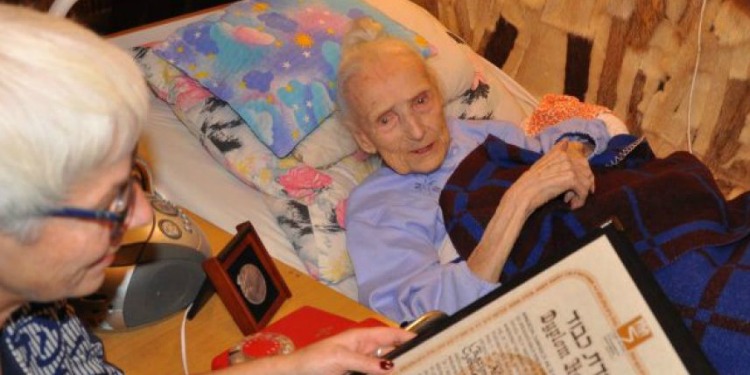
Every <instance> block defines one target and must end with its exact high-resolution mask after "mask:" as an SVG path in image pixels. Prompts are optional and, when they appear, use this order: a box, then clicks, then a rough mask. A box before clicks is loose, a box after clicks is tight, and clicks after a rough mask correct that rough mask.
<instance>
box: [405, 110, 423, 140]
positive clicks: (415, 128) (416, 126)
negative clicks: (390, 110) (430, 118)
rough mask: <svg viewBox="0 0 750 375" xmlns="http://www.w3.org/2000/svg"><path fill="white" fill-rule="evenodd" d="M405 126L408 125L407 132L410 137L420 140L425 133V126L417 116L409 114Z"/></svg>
mask: <svg viewBox="0 0 750 375" xmlns="http://www.w3.org/2000/svg"><path fill="white" fill-rule="evenodd" d="M404 120H405V121H404V126H405V127H406V129H405V130H406V134H407V136H408V137H409V139H412V140H417V141H418V140H420V139H422V138H423V137H424V135H425V133H426V132H425V127H424V125H423V124H422V122H421V121H420V120H419V118H418V117H417V116H414V115H411V114H410V115H407V116H406V117H405V119H404Z"/></svg>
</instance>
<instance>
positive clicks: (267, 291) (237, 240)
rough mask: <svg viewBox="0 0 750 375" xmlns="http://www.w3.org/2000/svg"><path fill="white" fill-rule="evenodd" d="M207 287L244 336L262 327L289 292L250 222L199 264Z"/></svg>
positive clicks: (288, 295)
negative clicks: (227, 242) (215, 294)
mask: <svg viewBox="0 0 750 375" xmlns="http://www.w3.org/2000/svg"><path fill="white" fill-rule="evenodd" d="M203 269H204V270H205V271H206V275H208V278H209V280H210V281H211V284H213V287H214V288H215V290H216V292H217V293H218V294H219V297H220V298H221V301H222V302H223V303H224V306H226V308H227V310H229V313H230V314H231V315H232V318H233V319H234V321H235V323H236V324H237V326H238V327H239V328H240V330H241V331H242V333H243V334H244V335H249V334H251V333H254V332H257V331H258V330H260V329H261V328H263V327H265V326H266V325H267V324H268V322H269V321H270V320H271V317H273V314H274V313H275V312H276V311H277V310H278V309H279V307H281V304H282V303H283V302H284V300H286V299H287V298H289V297H291V295H292V294H291V292H290V291H289V288H288V287H287V285H286V283H285V282H284V279H283V278H282V277H281V274H280V273H279V271H278V269H277V268H276V265H275V264H274V263H273V260H272V259H271V256H270V255H268V252H267V251H266V248H265V246H264V245H263V242H261V240H260V237H259V236H258V233H257V232H256V231H255V228H254V227H253V225H252V224H251V223H250V222H247V221H246V222H244V223H242V224H240V225H238V226H237V234H236V235H235V236H234V237H233V238H232V240H231V241H230V242H229V244H227V246H226V247H224V249H222V250H221V252H220V253H219V254H218V255H216V256H215V257H212V258H209V259H206V260H205V261H204V262H203Z"/></svg>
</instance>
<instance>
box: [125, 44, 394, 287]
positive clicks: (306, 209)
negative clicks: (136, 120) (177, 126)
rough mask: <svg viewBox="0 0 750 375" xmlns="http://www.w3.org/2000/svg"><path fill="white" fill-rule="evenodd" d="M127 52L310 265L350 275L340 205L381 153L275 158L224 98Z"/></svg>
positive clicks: (152, 59) (327, 273)
mask: <svg viewBox="0 0 750 375" xmlns="http://www.w3.org/2000/svg"><path fill="white" fill-rule="evenodd" d="M133 52H134V57H135V61H136V62H137V63H138V64H139V65H140V67H141V69H142V70H143V73H144V76H145V78H146V80H147V82H148V83H149V86H150V87H151V88H152V90H153V91H154V93H155V94H156V95H157V96H158V97H159V98H160V99H162V100H164V101H165V102H167V103H168V104H170V106H171V108H172V110H173V111H174V113H175V115H176V116H177V118H179V119H180V121H181V122H182V123H184V124H185V126H186V127H187V128H188V129H189V130H190V132H191V133H192V134H193V135H194V136H195V137H196V138H198V139H199V140H200V142H201V144H202V145H203V146H204V147H205V149H206V150H207V151H208V152H209V154H211V156H212V157H213V158H214V159H216V161H218V162H219V163H220V164H221V165H222V166H223V167H224V168H226V169H227V170H228V171H230V172H231V173H232V174H234V175H235V176H236V177H238V178H239V179H240V180H241V181H243V182H245V183H246V184H248V185H251V186H253V187H255V188H256V189H258V190H260V191H261V192H263V193H265V194H264V198H265V200H266V201H267V202H268V203H269V207H270V208H271V209H272V211H273V212H274V215H275V216H276V218H277V221H278V222H279V224H280V225H281V228H282V229H283V230H284V232H285V234H286V236H287V237H288V238H289V239H290V241H291V242H292V246H293V248H294V249H295V251H296V252H297V255H298V256H299V257H300V259H301V260H302V262H303V263H304V265H305V267H306V268H307V271H308V273H310V275H312V276H313V277H315V278H317V279H318V280H320V281H323V282H325V283H328V284H336V283H338V282H340V281H342V280H344V279H346V278H349V277H352V276H353V270H352V267H351V264H350V262H349V258H348V253H347V252H346V247H345V245H344V243H345V241H344V233H343V230H342V229H341V228H342V226H341V225H340V223H341V222H343V221H342V220H343V211H342V210H343V206H344V202H345V200H346V198H347V197H348V195H349V191H351V189H352V188H353V187H354V186H355V185H357V184H358V183H359V182H361V181H362V180H363V179H364V178H365V177H367V176H368V175H369V174H370V173H372V171H374V170H375V169H376V168H377V167H378V166H379V165H380V162H379V160H378V159H377V158H375V157H369V156H367V155H364V154H361V153H353V154H352V155H350V156H347V157H345V158H343V159H341V160H339V161H338V162H336V163H334V164H333V165H330V166H327V167H326V168H314V167H312V166H310V165H307V164H305V163H303V162H301V161H299V160H297V159H296V158H294V157H292V156H288V157H285V158H281V159H280V158H278V157H276V155H274V154H273V153H271V151H270V150H269V149H268V148H267V147H266V146H265V145H263V144H261V143H260V142H259V141H258V139H257V137H255V134H253V132H252V131H251V130H250V128H248V127H247V126H246V125H245V123H244V121H243V120H242V119H241V118H240V117H239V116H237V114H236V113H235V112H234V111H233V110H232V109H231V108H230V107H229V105H228V104H227V103H226V102H224V101H222V100H221V99H218V98H216V97H215V96H213V95H212V94H211V93H210V92H209V91H208V90H206V89H205V88H204V87H203V86H201V85H200V84H199V83H197V82H196V81H194V80H193V79H191V78H190V77H187V76H186V75H185V74H184V73H182V72H181V71H180V70H178V69H177V68H175V67H174V66H172V65H171V64H169V63H168V62H166V61H165V60H163V59H161V58H160V57H158V56H156V55H155V54H154V53H153V52H152V51H151V50H150V49H149V48H148V47H138V48H135V49H134V50H133ZM321 129H322V128H321Z"/></svg>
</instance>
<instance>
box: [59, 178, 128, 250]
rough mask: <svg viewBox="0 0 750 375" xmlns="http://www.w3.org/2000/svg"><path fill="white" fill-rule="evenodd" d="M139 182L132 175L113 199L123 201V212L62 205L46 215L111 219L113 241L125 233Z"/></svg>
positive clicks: (85, 218)
mask: <svg viewBox="0 0 750 375" xmlns="http://www.w3.org/2000/svg"><path fill="white" fill-rule="evenodd" d="M137 183H138V180H137V179H136V178H134V177H131V178H130V179H129V180H128V182H127V183H125V184H124V185H123V187H122V189H121V190H120V191H118V192H117V196H115V199H114V200H113V201H112V202H113V203H114V202H123V204H124V205H123V209H122V211H121V212H116V211H110V210H90V209H86V208H78V207H61V208H57V209H54V210H50V211H47V212H46V213H45V216H51V217H68V218H74V219H83V220H100V221H109V222H112V223H113V225H112V228H111V234H110V237H111V239H112V240H113V241H114V240H119V239H120V238H121V237H122V235H123V234H124V233H125V230H124V226H125V220H127V218H128V216H129V215H130V213H131V211H132V210H133V203H134V202H135V189H136V188H135V185H136V184H137Z"/></svg>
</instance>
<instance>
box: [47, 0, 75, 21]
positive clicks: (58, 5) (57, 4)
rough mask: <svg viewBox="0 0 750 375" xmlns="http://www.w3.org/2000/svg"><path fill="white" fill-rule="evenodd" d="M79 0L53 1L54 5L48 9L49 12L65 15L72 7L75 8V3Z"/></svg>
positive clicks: (59, 15)
mask: <svg viewBox="0 0 750 375" xmlns="http://www.w3.org/2000/svg"><path fill="white" fill-rule="evenodd" d="M76 2H78V0H56V1H53V2H52V5H50V7H49V10H48V11H47V12H48V13H49V14H51V15H53V16H57V17H65V15H67V14H68V12H69V11H70V8H73V5H75V4H76Z"/></svg>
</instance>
